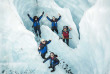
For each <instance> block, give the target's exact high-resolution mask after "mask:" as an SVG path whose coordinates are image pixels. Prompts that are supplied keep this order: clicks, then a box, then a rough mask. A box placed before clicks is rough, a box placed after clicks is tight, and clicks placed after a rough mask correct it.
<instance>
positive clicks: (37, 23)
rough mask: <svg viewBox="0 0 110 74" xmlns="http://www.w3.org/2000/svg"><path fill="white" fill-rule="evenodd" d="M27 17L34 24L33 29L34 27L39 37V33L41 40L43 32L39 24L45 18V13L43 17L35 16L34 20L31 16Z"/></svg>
mask: <svg viewBox="0 0 110 74" xmlns="http://www.w3.org/2000/svg"><path fill="white" fill-rule="evenodd" d="M27 15H28V17H29V18H30V20H31V21H32V22H33V26H32V27H34V30H35V33H36V35H37V36H38V33H37V31H38V32H39V37H40V38H41V30H40V23H39V21H40V20H41V18H42V17H43V15H44V12H42V15H41V16H40V17H37V16H34V17H33V19H32V18H31V17H30V15H29V14H27Z"/></svg>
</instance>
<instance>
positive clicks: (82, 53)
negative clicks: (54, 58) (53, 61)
mask: <svg viewBox="0 0 110 74" xmlns="http://www.w3.org/2000/svg"><path fill="white" fill-rule="evenodd" d="M0 1H2V2H1V3H0V16H1V18H0V67H1V68H0V73H4V74H6V73H9V74H15V73H27V74H30V73H31V74H36V73H37V74H51V73H50V70H48V65H49V62H46V63H45V64H43V63H42V61H43V60H42V59H41V56H40V54H39V53H38V52H37V48H38V45H39V42H36V41H35V38H36V37H35V36H34V34H33V33H32V32H31V31H32V28H31V26H32V24H33V23H32V22H31V21H30V20H29V18H28V17H27V13H30V14H31V16H32V17H33V16H34V15H38V16H40V15H41V12H42V11H43V10H45V8H46V10H45V12H46V13H48V15H49V17H52V16H53V15H54V16H56V17H57V16H58V15H57V13H62V19H61V21H59V22H58V24H59V27H58V29H59V31H60V32H61V30H62V26H64V25H69V26H70V27H72V28H73V31H71V33H70V34H71V37H72V38H73V39H72V41H71V44H70V45H71V47H72V46H73V47H72V48H71V47H68V46H67V45H66V44H65V43H64V42H63V41H62V40H60V39H59V37H58V36H60V34H59V35H57V34H56V33H54V32H52V31H51V29H50V24H51V23H50V22H49V21H48V20H47V19H46V18H45V16H44V17H43V19H42V21H41V22H40V23H41V30H42V38H44V39H46V40H48V39H52V43H50V44H49V46H48V50H49V51H48V52H51V51H52V52H55V54H57V55H58V56H59V57H58V59H59V60H60V62H61V64H59V66H57V67H56V68H57V69H56V71H55V72H54V74H66V72H65V71H64V69H63V68H64V67H63V66H65V64H68V66H69V67H68V68H69V69H71V70H72V72H73V73H75V74H109V73H110V54H109V52H110V50H109V48H110V46H109V44H110V35H109V31H110V29H109V28H110V25H109V24H110V21H109V19H110V5H109V3H110V1H109V0H97V2H96V3H95V0H88V1H89V2H90V3H91V4H94V3H95V5H94V6H93V7H92V8H90V9H89V10H87V11H86V12H84V15H83V17H82V19H81V22H80V24H79V26H80V34H81V40H80V41H79V40H78V33H77V29H76V26H75V23H74V22H75V21H74V20H72V14H71V13H72V12H71V10H70V9H69V7H65V8H61V7H59V6H58V5H57V2H56V1H57V0H42V1H43V2H42V1H41V0H30V1H26V0H0ZM54 1H55V2H56V3H55V2H54ZM60 1H64V0H60ZM78 1H80V0H78ZM85 1H86V0H85ZM73 2H74V0H73ZM48 3H49V4H48ZM83 3H84V2H83ZM83 3H82V4H83ZM53 5H55V7H54V6H53ZM53 13H54V14H53ZM78 14H79V13H78ZM78 14H77V15H78ZM67 17H68V18H67ZM27 29H28V30H27ZM47 32H48V35H47V34H46V33H47ZM78 42H79V44H78ZM77 44H78V45H77ZM75 47H77V48H75ZM73 48H75V49H73ZM48 55H49V53H48V54H47V55H46V56H48ZM62 67H63V68H62ZM42 68H43V69H42Z"/></svg>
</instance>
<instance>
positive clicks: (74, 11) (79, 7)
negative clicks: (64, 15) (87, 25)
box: [54, 0, 96, 36]
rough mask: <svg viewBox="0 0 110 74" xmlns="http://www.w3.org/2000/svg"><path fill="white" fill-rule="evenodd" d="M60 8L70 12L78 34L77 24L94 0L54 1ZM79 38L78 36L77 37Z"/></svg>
mask: <svg viewBox="0 0 110 74" xmlns="http://www.w3.org/2000/svg"><path fill="white" fill-rule="evenodd" d="M54 1H55V2H56V3H57V4H58V5H59V6H60V7H62V8H69V10H70V11H71V15H72V19H73V21H74V22H75V24H76V27H77V30H78V33H79V34H80V32H79V28H80V27H79V23H80V20H81V18H82V16H83V14H84V12H85V11H86V10H87V9H89V8H90V7H91V6H93V5H94V4H95V2H96V0H68V1H67V0H54ZM79 36H80V35H79Z"/></svg>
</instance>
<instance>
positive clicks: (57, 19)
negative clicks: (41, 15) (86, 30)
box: [46, 14, 61, 34]
mask: <svg viewBox="0 0 110 74" xmlns="http://www.w3.org/2000/svg"><path fill="white" fill-rule="evenodd" d="M58 15H59V18H55V17H54V16H53V17H52V19H50V18H49V17H48V15H47V14H46V17H47V19H48V20H49V21H50V22H52V27H51V29H52V31H54V30H55V31H56V32H57V34H58V29H57V22H58V21H59V20H60V19H61V15H60V14H58Z"/></svg>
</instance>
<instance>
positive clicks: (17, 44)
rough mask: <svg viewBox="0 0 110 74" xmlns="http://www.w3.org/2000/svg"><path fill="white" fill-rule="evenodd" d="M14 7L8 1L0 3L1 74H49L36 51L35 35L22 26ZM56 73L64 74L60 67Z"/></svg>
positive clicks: (46, 66)
mask: <svg viewBox="0 0 110 74" xmlns="http://www.w3.org/2000/svg"><path fill="white" fill-rule="evenodd" d="M12 6H13V5H10V3H9V2H7V0H4V1H3V2H2V3H0V16H1V18H0V20H1V22H0V74H2V73H3V74H16V73H19V74H21V73H24V74H25V73H27V74H36V73H38V74H44V73H45V74H47V73H48V74H49V73H50V71H49V70H48V65H46V64H43V63H42V61H43V60H42V59H41V57H40V55H39V53H38V52H37V50H36V49H37V43H36V41H35V39H34V37H35V36H34V34H33V33H32V32H30V31H28V30H27V29H26V28H25V27H24V25H23V24H21V22H22V21H20V18H19V15H18V14H17V13H16V12H15V11H16V10H15V11H14V10H13V9H14V7H12ZM56 72H57V73H62V74H64V70H62V69H59V67H58V69H57V70H56ZM56 72H55V73H56Z"/></svg>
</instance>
